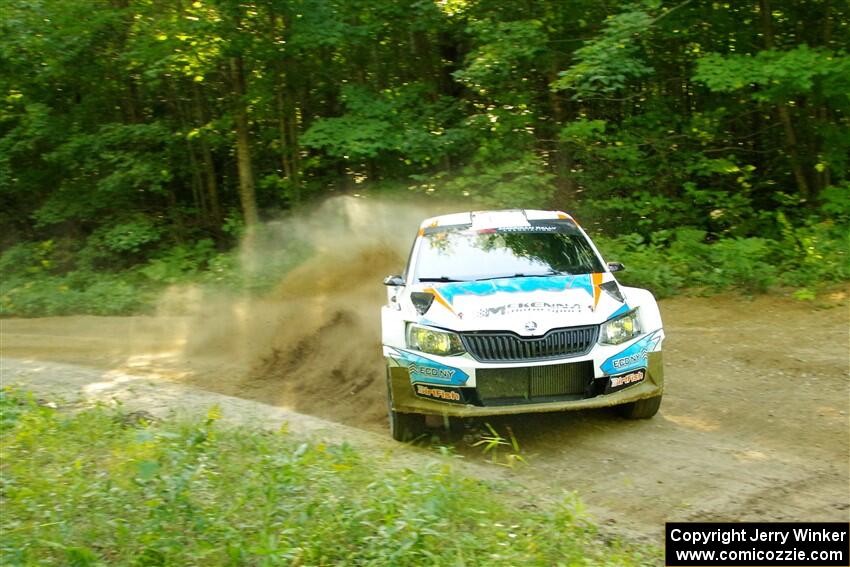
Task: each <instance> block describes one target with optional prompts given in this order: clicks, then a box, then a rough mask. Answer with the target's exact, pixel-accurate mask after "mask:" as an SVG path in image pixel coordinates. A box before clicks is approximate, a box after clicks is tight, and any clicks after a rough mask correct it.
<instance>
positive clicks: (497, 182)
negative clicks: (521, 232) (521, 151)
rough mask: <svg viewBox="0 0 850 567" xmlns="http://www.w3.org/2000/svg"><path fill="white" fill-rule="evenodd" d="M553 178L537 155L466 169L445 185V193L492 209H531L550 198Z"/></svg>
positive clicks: (526, 155)
mask: <svg viewBox="0 0 850 567" xmlns="http://www.w3.org/2000/svg"><path fill="white" fill-rule="evenodd" d="M552 178H553V176H552V175H551V174H549V173H546V171H545V169H544V168H543V165H542V164H541V162H540V160H539V158H537V156H535V155H534V154H525V155H523V156H521V158H519V159H517V160H513V161H505V162H501V163H498V164H494V165H490V164H485V165H481V166H470V167H468V168H465V169H464V170H463V172H462V173H461V174H460V175H459V176H457V177H455V178H454V179H451V180H449V181H447V182H446V183H445V190H446V192H448V193H450V194H453V195H461V196H463V197H472V198H474V199H475V200H476V201H479V202H482V203H485V204H488V205H490V206H493V207H533V206H534V205H535V203H540V202H541V201H546V200H548V199H549V197H550V196H551V194H552V191H553V187H552Z"/></svg>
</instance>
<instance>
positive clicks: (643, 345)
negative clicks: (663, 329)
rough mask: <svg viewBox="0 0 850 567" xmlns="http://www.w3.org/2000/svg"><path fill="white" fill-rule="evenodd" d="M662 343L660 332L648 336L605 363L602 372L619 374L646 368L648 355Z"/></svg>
mask: <svg viewBox="0 0 850 567" xmlns="http://www.w3.org/2000/svg"><path fill="white" fill-rule="evenodd" d="M660 341H661V334H660V332H659V331H655V332H654V333H652V334H650V335H647V336H646V337H644V338H642V339H641V340H639V341H637V342H636V343H635V344H633V345H631V346H630V347H628V348H627V349H624V350H622V351H620V352H619V353H617V354H615V355H614V356H612V357H611V358H609V359H608V360H606V361H605V362H603V363H602V371H603V372H605V373H606V374H619V373H621V372H627V371H629V370H634V369H637V368H644V367H646V355H647V353H649V352H652V351H654V350H655V347H656V346H657V345H658V343H659V342H660Z"/></svg>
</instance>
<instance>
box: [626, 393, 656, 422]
mask: <svg viewBox="0 0 850 567" xmlns="http://www.w3.org/2000/svg"><path fill="white" fill-rule="evenodd" d="M660 407H661V396H655V397H654V398H644V399H642V400H637V401H636V402H630V403H628V404H623V405H621V406H619V407H618V408H617V409H618V410H619V411H620V415H622V416H623V417H625V418H626V419H649V418H650V417H652V416H654V415H655V414H656V413H658V408H660Z"/></svg>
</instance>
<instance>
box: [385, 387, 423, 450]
mask: <svg viewBox="0 0 850 567" xmlns="http://www.w3.org/2000/svg"><path fill="white" fill-rule="evenodd" d="M387 414H388V416H389V420H390V435H392V437H393V439H395V440H396V441H412V440H413V439H416V438H417V437H419V436H420V435H422V434H423V433H425V416H424V415H422V414H419V413H399V412H397V411H395V410H393V388H392V383H391V382H390V379H389V376H387Z"/></svg>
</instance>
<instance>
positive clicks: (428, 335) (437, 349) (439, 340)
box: [407, 323, 464, 356]
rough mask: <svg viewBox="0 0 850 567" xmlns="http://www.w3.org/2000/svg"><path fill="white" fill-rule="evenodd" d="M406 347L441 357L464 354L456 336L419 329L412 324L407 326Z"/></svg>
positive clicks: (433, 330)
mask: <svg viewBox="0 0 850 567" xmlns="http://www.w3.org/2000/svg"><path fill="white" fill-rule="evenodd" d="M407 347H408V348H412V349H415V350H418V351H420V352H427V353H428V354H440V355H443V356H449V355H452V354H461V353H462V352H464V350H463V344H462V343H461V342H460V337H459V336H457V335H456V334H454V333H449V332H447V331H438V330H437V329H429V328H428V327H420V326H419V325H414V324H413V323H411V324H410V325H408V326H407Z"/></svg>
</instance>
